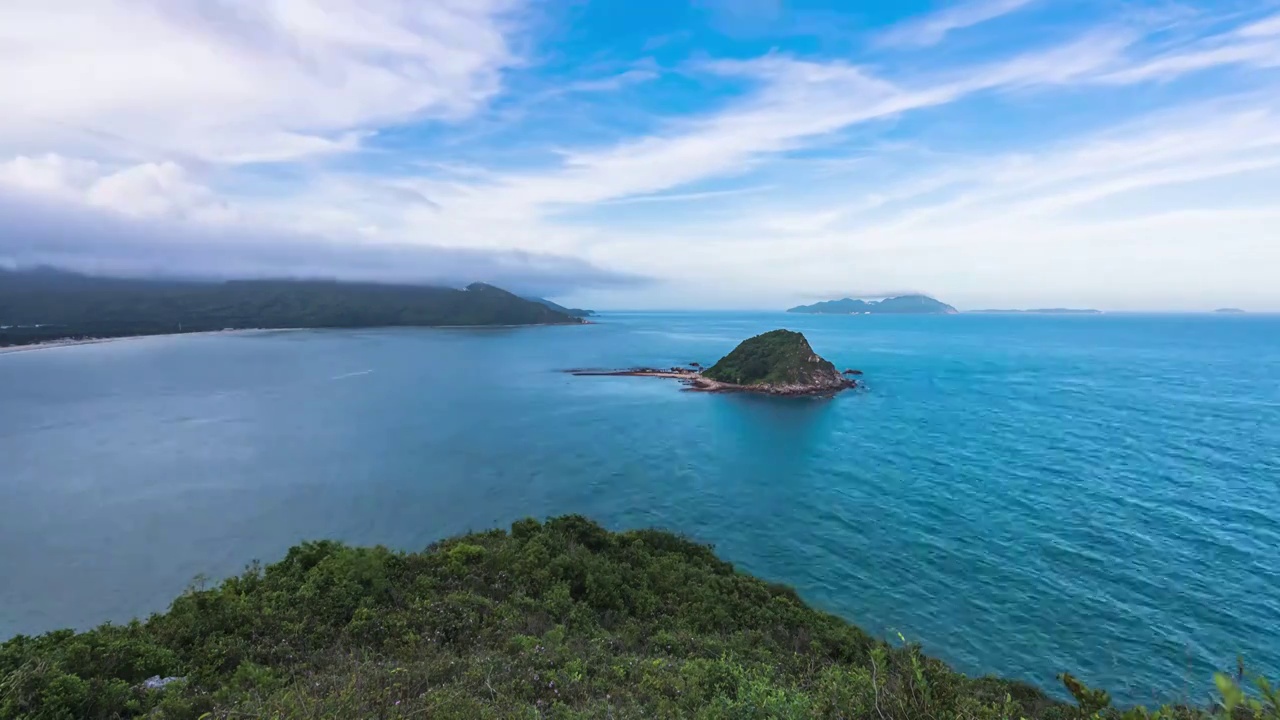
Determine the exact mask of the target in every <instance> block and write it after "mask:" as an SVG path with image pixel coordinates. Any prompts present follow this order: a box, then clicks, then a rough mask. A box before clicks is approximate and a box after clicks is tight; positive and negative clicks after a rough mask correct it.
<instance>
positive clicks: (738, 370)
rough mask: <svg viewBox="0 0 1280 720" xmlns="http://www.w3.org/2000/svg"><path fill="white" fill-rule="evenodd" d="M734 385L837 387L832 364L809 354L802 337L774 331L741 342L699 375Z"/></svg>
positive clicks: (811, 349)
mask: <svg viewBox="0 0 1280 720" xmlns="http://www.w3.org/2000/svg"><path fill="white" fill-rule="evenodd" d="M702 374H703V375H705V376H706V377H708V378H711V379H712V380H717V381H719V382H726V383H733V384H735V385H812V384H838V383H839V382H840V373H838V372H837V371H836V368H835V366H834V365H832V364H831V363H830V362H827V361H826V360H823V359H822V358H820V357H818V355H817V354H816V353H814V352H813V348H812V347H810V346H809V341H808V340H806V339H805V337H804V335H802V334H800V333H798V332H792V331H791V330H774V331H772V332H767V333H764V334H763V335H757V336H755V337H753V338H749V339H747V340H744V341H742V343H741V344H739V345H738V347H736V348H734V350H733V352H731V353H729V354H728V355H725V356H724V357H723V358H721V359H720V362H718V363H716V364H715V365H713V366H712V367H711V368H710V369H709V370H707V371H705V372H704V373H702Z"/></svg>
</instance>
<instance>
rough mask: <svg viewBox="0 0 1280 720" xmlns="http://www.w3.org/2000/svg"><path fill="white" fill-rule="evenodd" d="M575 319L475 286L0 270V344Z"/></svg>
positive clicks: (575, 319) (573, 321) (569, 321)
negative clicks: (237, 331) (230, 331)
mask: <svg viewBox="0 0 1280 720" xmlns="http://www.w3.org/2000/svg"><path fill="white" fill-rule="evenodd" d="M581 322H582V320H581V318H579V317H575V316H572V315H570V314H569V313H567V312H561V311H558V310H555V309H554V308H552V307H549V306H547V305H545V304H543V303H540V302H534V301H531V300H526V299H525V298H522V297H519V296H517V295H514V294H512V293H509V292H507V291H506V290H503V289H501V288H497V287H494V286H492V285H486V284H484V283H475V284H472V285H469V286H467V288H466V289H465V290H459V289H456V288H449V287H432V286H425V285H384V284H379V283H357V282H337V281H332V280H233V281H225V282H221V281H219V282H215V281H197V280H171V279H169V280H161V279H125V278H106V277H92V276H87V275H80V274H77V273H70V272H63V271H60V270H51V269H47V268H41V269H36V270H22V271H13V270H3V269H0V346H5V345H28V344H32V343H38V342H46V341H52V340H65V339H84V338H108V337H123V336H129V335H161V334H168V333H179V332H200V331H210V330H227V329H247V328H364V327H394V326H418V327H430V326H455V327H456V326H469V325H553V324H576V323H581Z"/></svg>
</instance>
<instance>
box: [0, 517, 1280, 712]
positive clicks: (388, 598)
mask: <svg viewBox="0 0 1280 720" xmlns="http://www.w3.org/2000/svg"><path fill="white" fill-rule="evenodd" d="M155 675H160V676H177V677H181V678H182V679H181V680H179V681H177V682H174V683H172V684H170V685H169V686H167V687H166V688H164V689H163V690H148V689H145V688H144V687H143V686H142V683H143V681H144V680H145V679H146V678H148V677H151V676H155ZM1064 681H1065V682H1066V683H1067V688H1068V689H1069V690H1070V691H1071V693H1072V694H1073V695H1074V696H1075V697H1076V699H1077V702H1075V703H1071V704H1067V703H1061V702H1058V701H1055V700H1053V699H1051V698H1049V697H1048V696H1046V695H1045V694H1044V693H1042V692H1041V691H1040V690H1038V689H1036V688H1034V687H1031V686H1029V685H1026V684H1023V683H1018V682H1012V681H1007V680H1001V679H997V678H970V677H966V676H964V675H961V674H959V673H956V672H954V671H952V670H951V669H950V668H948V667H947V666H946V665H944V664H943V663H941V662H939V661H937V660H935V659H932V658H929V657H926V656H925V655H923V654H921V652H920V651H919V649H918V648H917V647H914V646H911V645H904V646H890V645H888V644H886V643H884V642H881V641H879V640H877V639H874V638H872V637H870V636H868V635H867V634H866V633H864V632H862V631H861V630H859V629H858V628H856V627H854V626H852V625H850V624H848V623H846V622H844V621H842V620H840V619H839V618H836V617H834V616H832V615H828V614H825V613H822V612H818V611H816V610H814V609H812V608H810V607H808V606H807V605H805V603H803V602H802V601H801V600H800V598H799V597H797V596H796V594H795V592H794V591H792V590H791V589H790V588H787V587H784V586H781V585H777V584H773V583H769V582H766V581H764V580H760V579H757V578H754V577H751V576H749V575H745V574H743V573H740V572H737V571H736V570H735V569H734V567H733V566H732V565H730V564H729V563H727V562H724V561H722V560H720V559H718V558H717V557H716V556H715V554H714V553H713V552H712V550H711V549H710V548H708V547H706V546H703V545H698V544H696V543H693V542H689V541H687V540H685V539H682V538H680V537H677V536H675V535H671V534H668V533H664V532H659V531H652V530H640V531H631V532H624V533H612V532H609V531H606V530H604V529H603V528H601V527H600V526H598V525H596V524H595V523H593V522H591V521H589V520H587V519H585V518H582V517H580V516H567V517H561V518H556V519H553V520H549V521H547V522H546V523H539V522H537V521H534V520H523V521H520V522H517V523H515V524H514V525H512V527H511V529H510V531H509V532H507V531H502V530H495V531H491V532H485V533H478V534H472V535H467V536H463V537H458V538H453V539H450V540H447V541H444V542H441V543H438V544H436V545H434V546H432V547H431V548H428V549H427V550H426V551H424V552H420V553H397V552H392V551H390V550H387V549H385V548H356V547H348V546H344V545H342V544H339V543H335V542H327V541H326V542H313V543H306V544H303V545H299V546H297V547H295V548H293V549H292V550H290V551H289V553H288V555H287V556H286V557H285V558H284V560H282V561H281V562H279V563H276V564H273V565H269V566H266V567H258V566H253V567H250V568H249V569H248V570H246V572H245V573H244V574H242V575H240V576H238V577H234V578H231V579H228V580H226V581H224V582H223V583H221V584H219V585H218V586H216V587H213V588H210V589H203V590H201V589H192V590H189V591H188V592H187V593H185V594H183V595H182V596H181V597H179V598H178V599H177V600H175V601H174V603H173V605H172V607H171V608H170V609H169V611H168V612H166V613H163V614H158V615H154V616H152V617H151V618H149V619H147V620H146V621H141V622H133V623H130V624H128V625H124V626H111V625H106V626H103V627H100V628H97V629H95V630H91V631H89V632H84V633H75V632H72V631H61V632H55V633H50V634H47V635H44V636H41V637H35V638H32V637H22V636H19V637H17V638H14V639H12V640H10V641H8V642H6V643H4V644H3V645H0V719H3V720H11V719H17V718H30V719H33V720H54V719H58V720H62V719H67V720H70V719H72V718H74V719H77V720H79V719H81V718H85V719H107V718H131V717H148V718H157V719H159V718H164V719H188V720H196V719H198V718H203V719H205V720H213V719H231V718H319V719H334V720H336V719H339V718H341V719H344V720H345V719H348V718H385V719H393V718H395V719H399V718H405V719H407V718H467V719H468V720H469V719H471V718H529V719H531V720H532V719H534V718H565V719H568V718H617V719H624V718H642V717H643V718H686V717H687V718H704V719H707V720H711V719H721V718H722V719H724V720H741V719H744V718H748V719H749V718H868V719H870V720H915V719H917V718H928V719H931V720H948V719H952V718H954V719H956V720H959V719H961V718H963V719H966V720H996V719H1002V720H1003V719H1016V718H1040V719H1044V720H1055V719H1066V718H1091V717H1097V718H1117V719H1118V718H1124V719H1126V720H1130V719H1132V720H1137V719H1139V718H1151V717H1161V718H1184V719H1187V720H1193V719H1196V720H1198V719H1201V718H1210V717H1223V718H1225V717H1227V716H1228V715H1227V713H1229V712H1230V713H1234V714H1233V715H1231V717H1236V718H1272V719H1276V718H1280V712H1278V711H1277V699H1276V696H1275V694H1274V693H1272V694H1271V695H1270V697H1269V700H1267V699H1263V698H1264V695H1265V693H1268V692H1270V690H1269V688H1264V689H1263V690H1262V691H1260V692H1259V693H1256V694H1254V695H1251V696H1246V695H1244V694H1243V693H1242V692H1241V691H1240V690H1239V688H1238V687H1237V686H1236V684H1235V683H1234V682H1233V681H1232V680H1230V679H1228V678H1225V677H1220V678H1219V679H1218V682H1219V690H1220V693H1221V696H1222V702H1221V703H1220V705H1219V706H1217V707H1214V708H1204V709H1196V708H1165V709H1162V710H1158V711H1148V710H1145V709H1132V710H1128V711H1124V712H1121V711H1119V710H1115V709H1113V708H1111V707H1110V702H1109V699H1108V698H1107V697H1106V695H1105V693H1102V692H1100V691H1095V690H1092V689H1090V688H1087V687H1085V686H1083V685H1081V684H1079V683H1078V682H1077V681H1075V680H1074V679H1072V678H1070V677H1069V676H1066V677H1064ZM1255 698H1257V699H1255ZM1250 703H1256V707H1254V706H1251V705H1250ZM1229 707H1230V708H1231V709H1228V708H1229Z"/></svg>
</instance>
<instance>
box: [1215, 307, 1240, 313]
mask: <svg viewBox="0 0 1280 720" xmlns="http://www.w3.org/2000/svg"><path fill="white" fill-rule="evenodd" d="M1214 312H1216V313H1218V314H1219V315H1244V314H1245V311H1244V310H1241V309H1240V308H1218V309H1217V310H1214Z"/></svg>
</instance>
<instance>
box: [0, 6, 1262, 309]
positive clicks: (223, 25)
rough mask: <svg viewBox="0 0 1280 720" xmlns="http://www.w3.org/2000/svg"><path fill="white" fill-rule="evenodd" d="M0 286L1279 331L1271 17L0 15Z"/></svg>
mask: <svg viewBox="0 0 1280 720" xmlns="http://www.w3.org/2000/svg"><path fill="white" fill-rule="evenodd" d="M0 109H2V110H0V263H3V264H5V265H9V266H13V265H30V264H41V263H47V264H54V265H59V266H63V267H69V268H73V269H79V270H85V271H91V272H100V273H110V274H148V273H164V274H179V275H208V276H273V277H279V276H289V275H291V276H326V277H350V278H358V279H386V280H394V281H412V282H458V283H463V282H468V281H471V280H482V281H489V282H497V283H499V284H505V285H507V286H510V287H513V288H517V289H520V290H521V291H527V292H539V293H542V294H546V295H550V296H553V297H555V298H557V299H559V300H563V301H565V302H567V303H571V304H574V305H579V306H588V307H596V308H604V309H609V308H652V309H667V308H670V309H676V308H706V309H737V308H740V309H770V308H772V309H777V308H784V307H787V306H789V305H793V304H797V303H801V302H812V301H815V300H820V299H829V298H833V297H843V296H866V297H874V296H884V295H888V294H902V293H908V292H922V293H926V294H930V295H933V296H935V297H938V298H940V299H943V300H945V301H947V302H950V303H951V304H953V305H956V306H958V307H961V308H965V309H974V308H981V307H1043V306H1072V307H1097V308H1103V309H1112V310H1203V309H1212V308H1214V307H1220V306H1241V307H1246V308H1249V309H1257V310H1280V281H1278V280H1277V279H1276V278H1277V277H1280V271H1278V270H1277V268H1280V0H1249V1H1247V2H1244V1H1237V0H1216V1H1213V2H1210V1H1208V0H1202V1H1200V2H1178V1H1176V0H1168V1H1166V0H961V1H960V2H927V1H923V0H896V1H895V2H891V3H890V2H882V1H879V0H875V1H872V0H650V1H648V2H632V1H631V0H431V1H429V2H425V1H423V0H61V1H60V2H56V3H55V2H49V1H48V0H4V2H3V3H0Z"/></svg>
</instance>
